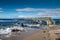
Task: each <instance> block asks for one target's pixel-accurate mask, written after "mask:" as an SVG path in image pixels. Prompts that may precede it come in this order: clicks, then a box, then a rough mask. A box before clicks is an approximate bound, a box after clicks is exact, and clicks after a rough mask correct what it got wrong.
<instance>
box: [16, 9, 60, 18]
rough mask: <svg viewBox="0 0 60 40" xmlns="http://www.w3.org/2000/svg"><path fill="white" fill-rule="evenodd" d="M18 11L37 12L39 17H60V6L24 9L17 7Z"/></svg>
mask: <svg viewBox="0 0 60 40" xmlns="http://www.w3.org/2000/svg"><path fill="white" fill-rule="evenodd" d="M16 11H17V12H23V11H26V12H32V11H34V12H37V13H35V14H34V15H35V16H36V17H37V16H39V17H47V16H49V17H60V8H51V9H48V8H23V9H16ZM30 17H33V15H31V16H30Z"/></svg>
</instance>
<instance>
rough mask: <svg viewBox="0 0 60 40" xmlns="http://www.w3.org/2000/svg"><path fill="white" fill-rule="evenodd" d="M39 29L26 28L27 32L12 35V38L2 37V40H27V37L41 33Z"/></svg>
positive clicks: (0, 37) (0, 36)
mask: <svg viewBox="0 0 60 40" xmlns="http://www.w3.org/2000/svg"><path fill="white" fill-rule="evenodd" d="M39 31H40V29H37V28H25V32H21V33H12V34H11V36H10V37H6V36H5V37H4V36H2V35H0V39H1V40H25V39H26V38H27V37H29V36H31V35H33V34H35V33H37V32H39Z"/></svg>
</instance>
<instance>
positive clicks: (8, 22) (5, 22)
mask: <svg viewBox="0 0 60 40" xmlns="http://www.w3.org/2000/svg"><path fill="white" fill-rule="evenodd" d="M53 20H54V21H55V23H56V25H60V19H53ZM29 21H32V20H24V19H17V18H14V19H3V18H1V19H0V28H1V27H10V26H11V25H14V24H16V23H18V24H21V23H23V24H29ZM42 24H43V25H44V24H46V22H44V21H43V22H42Z"/></svg>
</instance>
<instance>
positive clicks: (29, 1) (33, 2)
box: [0, 0, 60, 18]
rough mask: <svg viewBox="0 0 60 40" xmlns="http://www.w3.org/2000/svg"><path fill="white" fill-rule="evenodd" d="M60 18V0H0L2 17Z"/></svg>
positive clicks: (0, 16)
mask: <svg viewBox="0 0 60 40" xmlns="http://www.w3.org/2000/svg"><path fill="white" fill-rule="evenodd" d="M23 17H25V18H31V17H52V18H60V0H0V18H23Z"/></svg>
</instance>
